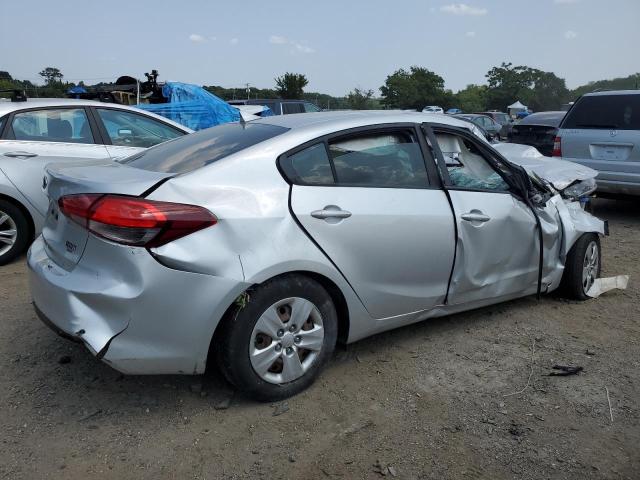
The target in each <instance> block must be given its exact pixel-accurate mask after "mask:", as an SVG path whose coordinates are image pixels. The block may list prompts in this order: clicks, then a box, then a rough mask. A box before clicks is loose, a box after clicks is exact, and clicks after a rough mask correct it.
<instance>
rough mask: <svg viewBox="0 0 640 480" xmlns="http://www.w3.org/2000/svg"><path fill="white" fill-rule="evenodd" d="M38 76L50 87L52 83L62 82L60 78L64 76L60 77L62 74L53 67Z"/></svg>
mask: <svg viewBox="0 0 640 480" xmlns="http://www.w3.org/2000/svg"><path fill="white" fill-rule="evenodd" d="M38 75H40V76H41V77H42V78H44V81H45V83H46V84H47V85H51V84H53V83H60V82H62V78H63V77H64V75H62V72H61V71H60V70H59V69H57V68H55V67H47V68H45V69H44V70H42V71H41V72H40V73H39V74H38Z"/></svg>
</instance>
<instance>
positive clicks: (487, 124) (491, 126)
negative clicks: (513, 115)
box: [455, 113, 502, 140]
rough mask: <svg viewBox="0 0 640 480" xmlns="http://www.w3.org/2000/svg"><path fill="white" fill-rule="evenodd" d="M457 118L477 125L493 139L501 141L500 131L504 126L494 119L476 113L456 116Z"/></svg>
mask: <svg viewBox="0 0 640 480" xmlns="http://www.w3.org/2000/svg"><path fill="white" fill-rule="evenodd" d="M455 117H456V118H462V119H464V120H469V121H470V122H473V123H475V124H476V125H478V126H479V127H480V128H482V129H483V130H485V131H486V132H487V133H488V134H489V136H490V138H491V139H494V140H500V130H501V129H502V125H500V124H499V123H498V122H496V121H495V120H494V119H493V118H491V117H488V116H486V115H478V114H475V113H462V114H458V115H455Z"/></svg>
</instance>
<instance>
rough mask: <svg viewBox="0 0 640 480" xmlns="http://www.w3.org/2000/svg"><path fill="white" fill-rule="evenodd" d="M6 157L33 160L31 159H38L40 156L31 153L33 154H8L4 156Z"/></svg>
mask: <svg viewBox="0 0 640 480" xmlns="http://www.w3.org/2000/svg"><path fill="white" fill-rule="evenodd" d="M4 156H5V157H11V158H31V157H37V156H38V154H37V153H31V152H7V153H5V154H4Z"/></svg>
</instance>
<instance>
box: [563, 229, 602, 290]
mask: <svg viewBox="0 0 640 480" xmlns="http://www.w3.org/2000/svg"><path fill="white" fill-rule="evenodd" d="M600 269H601V252H600V238H599V237H598V235H596V234H593V233H589V234H585V235H582V236H581V237H580V238H579V239H578V241H577V242H576V243H575V244H574V245H573V247H572V248H571V250H570V251H569V254H568V255H567V261H566V263H565V266H564V274H563V276H562V283H561V286H560V288H561V291H562V293H563V294H564V295H565V296H566V297H569V298H574V299H576V300H587V299H588V298H590V297H589V296H588V295H587V292H588V291H589V289H590V288H591V287H592V286H593V283H594V282H595V280H596V278H598V277H599V276H600Z"/></svg>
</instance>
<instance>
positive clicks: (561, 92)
mask: <svg viewBox="0 0 640 480" xmlns="http://www.w3.org/2000/svg"><path fill="white" fill-rule="evenodd" d="M531 76H532V80H533V86H532V88H531V92H530V96H529V99H528V102H529V103H528V104H527V106H528V107H529V108H531V109H532V110H533V111H535V112H540V111H544V110H559V109H560V107H561V106H562V104H563V103H566V102H568V101H569V100H570V98H571V94H570V93H569V90H568V89H567V85H566V83H565V81H564V79H563V78H559V77H557V76H556V75H555V74H554V73H552V72H543V71H541V70H536V69H532V70H531Z"/></svg>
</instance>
